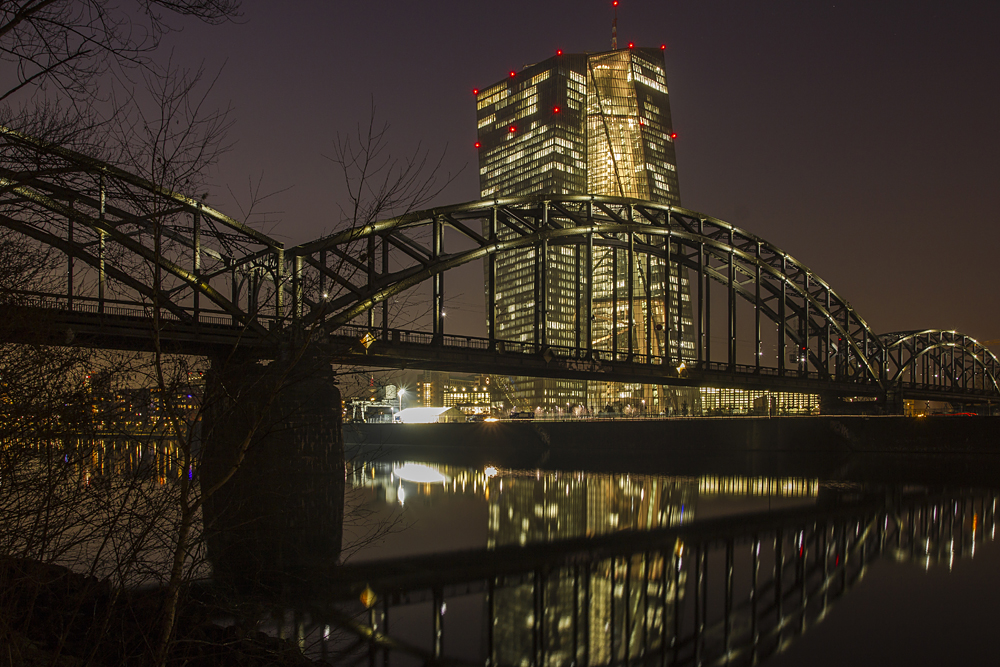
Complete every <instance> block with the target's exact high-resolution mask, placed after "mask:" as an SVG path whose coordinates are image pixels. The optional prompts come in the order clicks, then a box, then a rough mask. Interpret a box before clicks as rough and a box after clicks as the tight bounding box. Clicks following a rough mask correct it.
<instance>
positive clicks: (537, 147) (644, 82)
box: [476, 48, 698, 412]
mask: <svg viewBox="0 0 1000 667" xmlns="http://www.w3.org/2000/svg"><path fill="white" fill-rule="evenodd" d="M476 109H477V121H478V128H479V130H478V137H479V183H480V191H481V196H482V197H483V198H491V197H510V196H520V195H532V194H541V193H546V194H595V195H608V196H622V197H635V198H640V199H646V200H651V201H655V202H660V203H664V204H672V205H679V204H680V189H679V185H678V181H677V167H676V163H677V160H676V156H675V152H674V143H673V139H674V136H675V135H674V133H673V123H672V121H671V117H670V103H669V97H668V92H667V80H666V73H665V70H664V65H663V55H662V52H661V51H660V49H649V48H629V49H623V50H615V51H607V52H604V53H589V54H561V55H557V56H554V57H552V58H549V59H548V60H544V61H542V62H540V63H537V64H534V65H530V66H528V67H525V68H524V69H522V70H521V71H519V72H513V71H512V72H510V74H509V75H508V76H507V77H505V78H504V79H503V80H501V81H499V82H497V83H496V84H494V85H492V86H489V87H488V88H485V89H483V90H481V91H479V92H478V94H477V97H476ZM508 235H513V232H511V231H509V230H501V231H500V236H501V238H505V236H508ZM542 253H544V255H542ZM578 253H579V251H578V250H577V249H576V248H575V247H574V246H570V245H567V246H560V245H558V244H556V243H551V244H548V245H546V246H544V247H534V248H524V249H521V250H518V251H515V252H511V253H507V254H505V255H504V256H502V257H500V258H498V259H497V263H496V303H495V309H494V312H493V315H492V316H493V317H495V320H496V332H497V337H498V338H500V339H504V340H514V341H532V340H534V337H535V332H536V324H535V310H536V303H535V300H536V286H535V276H536V273H537V272H536V270H535V267H536V263H537V262H545V265H546V267H547V268H546V271H545V273H544V275H545V279H546V284H545V285H544V286H541V289H544V292H545V295H544V298H545V303H546V306H547V312H546V313H545V314H544V317H543V326H544V327H545V334H546V340H547V341H548V343H549V344H551V345H566V346H573V345H575V331H576V328H577V326H578V322H577V317H578V313H577V312H576V309H575V300H574V297H573V293H574V289H575V287H576V284H577V281H578V277H577V275H578V272H577V262H578V259H579V258H578V257H577V254H578ZM614 253H617V255H615V254H614ZM626 262H627V260H626V259H625V257H624V256H623V253H621V252H620V251H616V250H611V249H607V248H603V249H597V250H595V257H594V267H595V268H594V298H593V301H594V304H593V310H592V312H591V319H592V323H591V326H592V327H593V332H594V334H593V337H594V341H595V346H597V347H598V348H601V349H609V350H610V349H619V350H622V349H626V348H628V343H629V341H628V336H629V333H628V332H629V330H632V332H633V333H632V336H633V337H634V340H632V341H631V342H632V344H633V348H634V349H637V350H644V349H646V344H647V341H648V342H649V346H650V349H651V350H652V352H653V354H655V355H667V354H668V350H669V349H670V348H668V343H669V342H671V341H672V345H673V349H679V350H680V354H681V358H682V359H691V358H693V357H694V335H693V328H692V326H693V323H692V318H691V308H690V299H689V297H688V294H689V292H690V288H689V285H688V278H687V271H685V270H680V269H679V268H678V267H677V266H676V265H674V264H671V265H670V266H669V267H668V266H667V265H666V264H665V263H664V262H663V261H662V260H653V261H652V262H651V264H650V265H645V264H644V265H642V266H639V265H637V266H635V267H633V268H634V270H635V272H636V275H640V276H646V274H647V272H648V274H649V275H648V276H646V277H645V278H644V279H642V280H640V281H638V282H639V283H641V284H640V285H638V286H636V288H635V290H634V291H633V294H632V298H631V302H629V300H628V293H627V290H626V288H625V286H624V284H622V283H623V281H621V280H619V281H617V282H618V283H619V284H617V285H616V281H615V280H614V277H613V276H614V272H615V270H616V269H617V270H623V269H622V265H623V264H625V263H626ZM667 280H669V281H670V283H671V284H672V285H673V288H672V289H674V290H677V291H679V293H680V295H681V298H680V299H678V302H679V303H682V304H683V306H681V312H680V313H678V312H677V310H676V308H677V307H676V306H671V307H670V312H664V305H663V301H664V300H663V298H662V295H663V285H664V284H665V282H666V281H667ZM646 284H648V285H650V288H649V291H650V294H649V297H650V298H649V299H648V300H647V294H646V291H645V288H644V287H643V285H646ZM658 297H660V298H658ZM647 303H652V304H654V305H653V307H652V308H651V309H650V310H651V312H650V313H646V312H644V311H645V309H646V307H647V306H646V304H647ZM488 316H489V315H488ZM619 317H631V318H632V319H633V320H634V321H635V322H637V323H638V322H646V321H652V322H653V323H654V326H652V327H650V330H649V331H646V330H645V328H644V327H642V326H636V327H620V326H618V327H616V326H615V325H614V323H615V322H617V321H618V318H619ZM677 323H680V326H679V327H678V326H677ZM606 384H607V383H596V384H594V386H593V387H592V388H591V390H588V387H587V383H586V382H583V381H566V380H553V379H537V378H512V382H511V383H510V385H511V388H510V389H511V390H510V394H511V397H510V402H512V403H513V404H512V405H510V406H509V407H514V408H518V409H521V410H525V409H527V410H534V409H536V408H541V409H546V410H552V409H558V410H569V409H571V408H573V407H574V406H581V405H582V406H587V407H588V408H590V409H591V410H595V411H596V410H601V409H603V408H604V407H605V405H606V404H607V405H612V407H614V406H615V405H617V409H619V410H624V409H625V408H626V406H632V408H633V409H636V410H639V409H645V410H650V411H655V412H668V411H669V409H673V408H674V407H676V408H678V409H679V406H680V404H681V403H682V402H687V403H690V405H691V407H692V408H694V407H695V404H696V403H697V401H698V393H697V392H696V391H695V392H692V391H690V390H685V389H672V388H667V387H654V386H651V385H638V384H623V383H616V384H615V386H614V387H611V388H608V387H607V386H606ZM609 397H611V398H613V401H614V403H609V402H608V401H609ZM668 408H669V409H668Z"/></svg>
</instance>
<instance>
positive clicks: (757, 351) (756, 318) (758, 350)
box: [753, 241, 764, 374]
mask: <svg viewBox="0 0 1000 667" xmlns="http://www.w3.org/2000/svg"><path fill="white" fill-rule="evenodd" d="M756 245H757V248H756V262H754V281H753V282H754V286H753V287H754V306H753V332H754V334H753V343H754V345H753V355H754V372H755V373H757V374H760V361H761V359H760V357H761V355H762V354H764V350H763V346H762V343H761V340H760V307H761V302H760V280H761V271H760V241H757V244H756Z"/></svg>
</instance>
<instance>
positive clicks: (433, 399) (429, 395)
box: [417, 371, 497, 415]
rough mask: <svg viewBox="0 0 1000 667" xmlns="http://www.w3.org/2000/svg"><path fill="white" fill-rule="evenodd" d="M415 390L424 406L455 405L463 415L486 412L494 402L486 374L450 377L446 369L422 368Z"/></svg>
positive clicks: (491, 387) (490, 383)
mask: <svg viewBox="0 0 1000 667" xmlns="http://www.w3.org/2000/svg"><path fill="white" fill-rule="evenodd" d="M417 394H418V395H419V396H420V398H421V402H422V404H423V405H424V406H428V407H430V406H435V405H442V406H445V407H455V408H458V409H460V410H461V411H462V412H464V413H465V414H467V415H475V414H489V413H490V412H492V411H493V408H494V407H495V405H496V402H497V401H496V398H495V394H496V392H495V390H494V388H493V386H492V382H491V379H490V376H489V375H473V376H466V377H454V376H452V375H451V374H450V373H447V372H441V371H424V376H423V380H422V381H421V382H418V383H417Z"/></svg>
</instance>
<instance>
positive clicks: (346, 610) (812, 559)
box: [295, 474, 996, 666]
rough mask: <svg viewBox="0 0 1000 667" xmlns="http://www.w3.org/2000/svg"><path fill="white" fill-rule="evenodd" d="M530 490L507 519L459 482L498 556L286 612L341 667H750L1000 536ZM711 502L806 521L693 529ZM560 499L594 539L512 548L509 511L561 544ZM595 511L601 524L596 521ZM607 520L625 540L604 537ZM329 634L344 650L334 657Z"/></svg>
mask: <svg viewBox="0 0 1000 667" xmlns="http://www.w3.org/2000/svg"><path fill="white" fill-rule="evenodd" d="M533 477H534V475H532V476H525V477H524V478H522V480H523V482H524V484H522V488H523V489H524V492H523V493H522V494H521V497H518V498H515V499H513V500H507V501H505V500H499V499H498V496H499V495H501V494H499V493H498V491H499V481H500V480H499V479H492V480H488V479H485V478H483V477H482V475H481V474H473V475H470V476H467V478H463V479H462V480H461V481H459V480H458V479H457V478H452V482H453V483H454V484H456V485H457V484H462V483H464V484H468V488H469V490H471V488H472V485H473V484H474V483H475V484H478V485H479V493H480V494H483V493H485V494H486V497H487V498H488V500H489V504H490V524H491V525H490V536H491V538H490V539H491V543H493V544H494V546H493V547H491V548H487V549H481V550H469V551H461V552H454V553H445V554H433V555H426V556H407V557H402V558H398V559H392V560H386V561H378V562H369V563H358V564H348V565H345V566H343V567H340V568H338V569H337V570H336V572H335V573H334V574H333V577H334V580H333V582H332V586H331V587H330V588H327V587H326V586H323V587H322V590H323V592H322V593H319V592H317V593H316V594H315V595H314V596H313V597H312V599H311V600H310V601H307V602H303V603H302V604H296V605H295V606H296V607H297V608H298V609H299V610H300V615H299V616H298V621H297V622H296V623H297V627H296V628H295V632H296V633H297V634H298V636H299V637H300V639H301V641H302V642H303V645H306V644H307V643H308V642H310V641H312V640H315V641H317V642H319V652H321V653H322V654H324V655H326V656H327V657H334V658H335V659H336V661H337V662H338V664H352V663H361V664H363V663H366V662H367V663H368V664H383V661H388V660H389V657H390V656H394V657H393V662H392V664H409V662H408V661H409V660H415V661H417V662H425V663H435V664H438V663H440V664H480V665H481V664H487V665H496V666H504V665H525V664H528V665H539V666H548V665H552V666H555V665H570V664H577V665H613V664H625V663H629V662H634V663H638V664H660V665H713V664H755V663H756V662H757V661H759V660H761V659H763V658H765V657H767V656H768V655H770V654H772V653H774V652H775V651H777V650H779V649H780V648H781V647H782V646H784V645H785V644H786V643H787V642H789V641H791V640H792V639H794V637H796V636H797V635H800V634H802V633H803V632H805V631H807V630H808V628H809V627H811V626H812V625H814V624H815V623H817V622H819V621H821V620H822V619H823V618H824V617H825V616H826V614H827V613H828V612H829V611H830V609H831V607H832V606H833V605H834V604H835V603H836V601H837V600H838V599H840V598H841V597H842V596H843V595H844V594H845V593H847V592H848V591H849V590H850V589H851V587H852V586H853V585H854V584H855V583H857V582H858V581H859V580H860V579H861V578H862V577H863V576H864V575H865V572H866V569H867V567H868V566H869V565H870V564H871V563H873V562H874V561H877V560H880V559H889V560H893V561H912V562H915V563H917V564H919V565H922V566H924V567H930V566H931V565H932V564H945V563H946V564H947V565H948V566H949V567H950V565H951V563H952V562H953V561H954V560H955V559H956V558H961V557H965V556H971V555H973V554H974V553H975V550H976V548H977V545H979V544H982V543H983V542H984V541H985V540H992V539H993V537H994V533H995V522H996V497H995V496H994V495H992V494H976V493H971V492H968V493H960V494H950V495H949V494H937V493H933V492H923V491H921V492H910V493H905V494H901V493H898V492H894V491H886V490H885V489H879V490H876V491H874V492H865V491H863V490H862V489H861V488H860V487H854V486H850V485H848V486H846V487H843V488H841V489H840V490H837V488H835V487H830V486H824V485H819V484H818V483H817V482H816V481H814V480H803V479H782V480H775V479H765V478H726V477H709V478H665V477H656V476H601V475H598V476H595V480H594V482H595V483H594V489H595V490H594V492H593V493H590V496H589V497H585V496H586V493H585V492H584V491H582V489H583V486H584V485H583V480H582V478H580V479H577V478H576V477H575V476H573V475H562V476H556V477H554V476H552V475H551V474H549V475H541V474H540V476H539V477H537V479H535V478H533ZM543 477H547V479H544V478H543ZM605 478H606V479H605ZM574 479H577V481H578V482H579V484H576V485H574V484H572V480H574ZM602 480H603V481H602ZM516 481H517V480H516V478H511V477H506V478H505V482H506V484H507V488H505V490H504V492H503V495H508V494H512V493H515V494H516V491H515V490H516V488H517V484H516ZM512 482H514V485H513V486H511V483H512ZM604 482H607V483H604ZM397 483H399V482H398V480H397ZM484 483H485V485H486V488H485V489H484V488H483V485H484ZM626 487H630V488H626ZM716 492H718V493H735V494H754V493H755V492H760V493H763V494H765V495H774V496H776V495H781V494H782V493H784V494H785V495H786V496H787V497H798V498H804V499H807V500H809V501H810V502H812V501H814V502H815V503H816V504H815V505H812V506H809V507H802V506H797V507H787V508H785V509H782V510H777V511H771V512H762V513H751V514H742V515H736V516H726V517H720V518H693V517H692V515H694V514H696V512H697V507H698V504H697V502H696V500H697V497H698V496H699V494H711V493H716ZM557 496H561V497H563V498H565V499H567V500H566V502H563V503H562V504H561V505H559V506H560V508H561V509H560V511H562V512H563V513H564V515H566V514H568V513H569V512H571V511H572V507H573V506H574V505H576V506H578V507H579V506H586V507H587V508H588V509H589V510H591V512H592V514H593V515H594V518H592V519H590V520H589V524H586V525H588V526H589V528H588V531H589V532H588V534H589V535H590V536H589V537H586V536H582V534H580V533H577V534H578V535H581V536H569V537H564V538H563V539H559V540H557V541H554V542H548V543H543V542H531V541H529V542H527V543H526V544H521V543H520V542H521V540H519V539H518V538H517V535H516V531H517V530H518V529H519V527H520V526H522V525H524V526H525V528H527V527H528V522H524V523H523V524H522V520H523V519H522V517H521V516H519V515H518V514H517V510H516V509H515V508H520V509H521V510H523V514H524V515H525V516H527V514H530V513H532V512H534V513H535V514H538V515H539V516H538V517H537V519H538V520H537V521H535V522H533V525H532V529H533V530H534V531H535V535H534V537H535V538H538V539H541V538H542V533H546V532H547V533H549V534H552V531H553V529H554V527H555V526H556V522H554V521H549V520H547V516H548V515H550V514H553V512H552V511H551V510H550V509H549V508H551V507H553V506H555V505H556V504H557V501H556V497H557ZM598 496H600V497H604V499H605V503H604V505H603V506H600V507H596V506H595V503H596V502H597V501H598V500H599V498H598ZM633 501H635V502H633ZM581 503H582V505H581ZM643 503H644V504H643ZM685 505H686V506H687V513H686V514H685V515H684V518H683V520H682V518H681V514H680V511H679V510H681V508H683V507H684V506H685ZM692 506H693V507H692ZM538 508H540V509H538ZM625 508H631V512H632V513H631V515H629V516H625V515H624V514H621V510H622V509H625ZM495 510H499V513H500V515H501V516H502V517H506V516H507V515H508V512H509V517H507V518H510V519H511V522H510V524H511V526H512V528H505V527H504V526H503V525H501V524H499V523H496V524H495V522H494V515H495V514H496V512H495ZM612 513H613V514H615V516H616V517H620V519H619V520H620V521H621V524H620V527H624V528H626V529H625V530H614V529H612V528H611V527H610V526H605V527H603V528H602V527H600V526H599V525H597V524H599V523H600V522H602V521H605V520H606V517H608V516H610V515H611V514H612ZM551 518H552V517H551V516H548V519H551ZM563 519H564V521H572V518H571V517H569V516H563ZM583 525H585V523H578V524H577V528H579V527H581V526H583ZM539 528H541V530H540V531H539ZM569 532H572V531H569ZM328 583H330V582H328ZM318 590H319V588H317V591H318ZM366 596H370V597H367V598H366ZM360 598H366V599H368V600H369V602H371V601H373V603H372V604H371V606H370V608H368V609H367V610H366V609H365V608H364V606H363V605H362V604H361V603H360V602H359V599H360ZM302 611H305V612H306V613H304V614H302V613H301V612H302ZM331 626H333V627H340V628H341V629H343V630H346V631H347V634H348V636H350V637H353V639H350V640H349V641H344V640H343V637H341V638H340V641H334V640H329V637H330V627H331ZM449 631H450V633H449ZM480 636H481V637H483V640H482V644H481V645H476V646H473V647H472V648H471V651H470V647H469V646H468V642H469V637H472V638H473V644H475V638H478V637H480ZM404 656H409V658H408V659H404ZM400 659H403V662H401V663H400V662H398V660H400ZM385 664H388V662H386V663H385Z"/></svg>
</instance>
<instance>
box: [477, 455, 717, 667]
mask: <svg viewBox="0 0 1000 667" xmlns="http://www.w3.org/2000/svg"><path fill="white" fill-rule="evenodd" d="M503 482H504V486H503V491H502V492H501V493H495V494H491V496H490V507H489V512H490V514H489V517H490V518H489V538H488V539H489V542H488V544H489V546H490V547H498V546H503V545H507V544H521V545H524V544H527V543H532V542H535V543H537V542H549V541H553V540H565V539H572V538H577V537H585V536H586V537H592V536H596V535H602V534H607V533H612V532H615V531H618V530H632V529H634V530H650V529H656V528H666V527H669V526H676V525H679V524H680V523H681V522H682V521H683V522H687V521H689V520H691V519H692V518H693V512H692V504H693V502H694V500H695V498H696V495H697V490H698V485H697V482H696V481H694V480H690V481H688V480H678V479H676V478H665V477H652V476H649V477H647V476H626V475H621V476H618V475H614V476H613V475H592V474H589V475H587V476H584V475H582V474H572V475H558V474H545V475H543V474H541V473H536V474H535V475H533V476H524V477H506V476H505V477H504V479H503ZM677 559H678V553H677V552H675V553H674V554H673V555H672V556H670V557H668V558H664V557H663V556H660V555H656V556H649V557H647V556H643V555H636V556H632V557H631V558H612V559H607V560H604V561H600V562H599V563H597V564H595V565H593V566H591V567H562V568H557V569H554V570H553V571H551V572H550V573H549V574H548V575H547V576H545V577H540V576H536V577H534V578H533V579H530V580H528V581H524V582H522V583H519V584H517V585H508V586H503V587H498V588H497V589H496V591H495V593H494V598H493V605H494V609H493V618H494V619H495V620H496V622H495V624H494V632H495V635H494V641H493V647H494V649H493V650H494V652H495V655H494V656H493V658H494V660H493V663H494V664H505V665H520V664H544V665H564V664H571V663H574V662H578V661H579V660H581V659H582V658H583V657H584V656H586V660H584V661H583V662H584V664H587V663H589V664H600V663H604V662H610V661H611V660H612V657H614V659H615V660H622V659H624V658H625V657H626V647H628V648H627V652H628V656H629V657H634V656H637V655H639V653H640V651H641V650H642V649H643V647H644V646H645V647H655V646H658V645H659V642H660V641H662V638H663V637H664V636H666V633H664V629H665V628H668V627H670V623H671V620H670V618H669V614H668V611H667V610H670V609H672V606H671V605H670V603H671V602H672V601H673V599H674V594H675V591H676V590H683V583H684V573H683V572H681V573H679V576H673V575H674V573H675V572H676V571H677ZM650 600H654V601H661V602H662V601H666V602H667V603H668V604H667V605H666V606H664V605H663V604H662V603H650V602H649V601H650ZM536 617H538V618H537V621H538V622H536ZM609 640H610V641H609Z"/></svg>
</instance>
